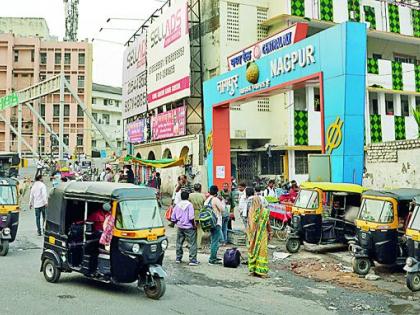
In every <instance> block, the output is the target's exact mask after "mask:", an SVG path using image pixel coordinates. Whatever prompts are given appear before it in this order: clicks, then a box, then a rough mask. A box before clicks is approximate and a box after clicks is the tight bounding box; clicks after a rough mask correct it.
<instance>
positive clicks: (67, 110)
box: [64, 104, 70, 117]
mask: <svg viewBox="0 0 420 315" xmlns="http://www.w3.org/2000/svg"><path fill="white" fill-rule="evenodd" d="M64 117H70V105H69V104H64Z"/></svg>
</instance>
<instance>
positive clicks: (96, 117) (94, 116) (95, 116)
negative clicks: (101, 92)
mask: <svg viewBox="0 0 420 315" xmlns="http://www.w3.org/2000/svg"><path fill="white" fill-rule="evenodd" d="M92 116H93V118H94V119H95V120H96V121H98V113H92Z"/></svg>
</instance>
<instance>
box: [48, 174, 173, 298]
mask: <svg viewBox="0 0 420 315" xmlns="http://www.w3.org/2000/svg"><path fill="white" fill-rule="evenodd" d="M105 209H106V210H105ZM103 211H106V214H104V212H103ZM109 213H110V215H111V216H112V218H114V220H111V221H110V220H109V217H108V220H107V222H112V221H114V224H113V225H112V226H111V228H110V229H108V231H109V230H110V231H112V232H111V234H109V235H112V238H111V241H110V243H109V246H108V245H106V246H104V245H105V244H103V243H102V242H101V243H102V244H100V239H101V236H102V233H104V232H103V230H105V231H106V230H107V228H106V224H103V222H102V221H105V220H106V219H105V218H103V217H102V216H105V217H106V216H107V215H109ZM98 226H99V227H98ZM102 227H104V228H102ZM167 247H168V240H167V237H166V236H165V229H164V226H163V222H162V219H161V217H160V214H159V206H158V204H157V201H156V195H155V192H154V190H153V189H150V188H147V187H138V186H135V185H133V184H122V183H104V182H102V183H101V182H69V183H62V184H60V185H58V187H56V188H54V189H53V190H52V192H51V194H50V197H49V201H48V209H47V213H46V222H45V235H44V247H43V252H42V256H41V272H43V273H44V277H45V279H46V280H47V281H48V282H52V283H54V282H57V281H58V280H59V278H60V275H61V272H72V271H74V272H79V273H81V274H83V275H85V276H86V277H89V278H92V279H94V280H98V281H102V282H107V283H109V282H113V283H132V282H135V281H137V283H138V287H139V288H143V289H144V291H145V293H146V295H147V296H148V297H150V298H152V299H159V298H160V297H162V296H163V294H164V293H165V288H166V286H165V280H164V278H165V277H166V272H165V271H164V270H163V268H162V262H163V257H164V253H165V250H166V249H167Z"/></svg>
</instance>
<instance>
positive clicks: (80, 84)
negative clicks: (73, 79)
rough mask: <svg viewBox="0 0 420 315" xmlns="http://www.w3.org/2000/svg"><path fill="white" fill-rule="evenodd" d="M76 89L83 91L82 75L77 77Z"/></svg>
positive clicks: (83, 79)
mask: <svg viewBox="0 0 420 315" xmlns="http://www.w3.org/2000/svg"><path fill="white" fill-rule="evenodd" d="M77 87H78V88H79V89H83V88H84V87H85V77H84V76H83V75H79V76H78V77H77Z"/></svg>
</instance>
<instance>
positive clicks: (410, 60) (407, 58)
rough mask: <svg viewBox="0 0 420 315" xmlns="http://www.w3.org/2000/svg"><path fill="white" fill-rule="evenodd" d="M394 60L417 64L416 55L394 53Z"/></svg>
mask: <svg viewBox="0 0 420 315" xmlns="http://www.w3.org/2000/svg"><path fill="white" fill-rule="evenodd" d="M394 61H399V62H404V63H412V64H416V62H417V61H416V57H415V56H409V55H401V54H394Z"/></svg>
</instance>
